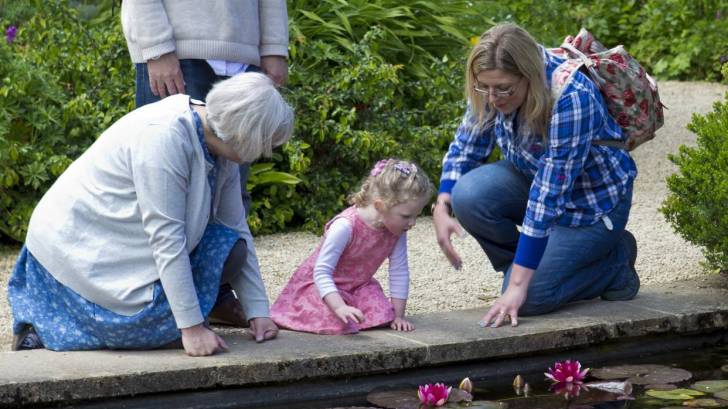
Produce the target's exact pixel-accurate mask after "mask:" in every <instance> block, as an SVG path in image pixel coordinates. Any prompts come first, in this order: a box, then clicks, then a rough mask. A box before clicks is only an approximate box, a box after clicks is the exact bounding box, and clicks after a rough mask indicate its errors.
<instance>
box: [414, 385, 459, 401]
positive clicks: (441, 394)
mask: <svg viewBox="0 0 728 409" xmlns="http://www.w3.org/2000/svg"><path fill="white" fill-rule="evenodd" d="M450 390H452V386H445V384H442V383H436V384H434V385H432V384H429V383H428V384H426V385H420V387H419V389H418V390H417V397H418V398H420V402H422V403H423V404H425V405H427V406H442V405H444V404H445V403H447V398H448V397H449V396H450Z"/></svg>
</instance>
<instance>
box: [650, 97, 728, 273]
mask: <svg viewBox="0 0 728 409" xmlns="http://www.w3.org/2000/svg"><path fill="white" fill-rule="evenodd" d="M713 107H714V110H713V112H711V113H709V114H707V115H705V116H702V115H694V116H693V119H692V121H691V122H690V124H689V125H688V128H689V129H690V130H691V131H693V132H695V133H696V134H697V135H698V138H697V146H696V147H687V146H681V147H680V151H679V153H678V154H676V155H671V156H670V160H671V161H672V162H673V163H675V164H676V165H677V166H678V168H679V173H676V174H674V175H671V176H670V177H668V178H667V186H668V188H669V189H670V194H669V196H668V197H667V199H666V200H665V203H664V204H663V207H662V208H661V211H662V212H663V213H664V215H665V217H666V218H667V220H668V221H669V222H670V223H671V224H672V226H673V227H674V228H675V230H676V231H677V232H678V233H680V235H682V236H683V237H684V238H685V239H686V240H688V241H690V242H692V243H694V244H697V245H699V246H701V247H703V252H704V254H705V257H706V259H707V265H708V267H709V268H713V269H719V270H722V271H728V234H726V232H728V212H726V209H728V137H726V135H728V94H726V98H725V100H724V101H723V102H716V103H715V105H714V106H713Z"/></svg>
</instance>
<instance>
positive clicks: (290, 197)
mask: <svg viewBox="0 0 728 409" xmlns="http://www.w3.org/2000/svg"><path fill="white" fill-rule="evenodd" d="M384 36H385V34H384V32H383V31H382V30H381V29H379V28H377V27H374V28H373V29H372V30H371V31H370V32H368V33H367V34H365V35H364V37H363V38H362V40H361V41H359V42H357V43H355V44H354V45H353V48H352V49H351V50H349V49H346V48H342V47H338V46H335V45H333V44H331V43H330V42H325V41H319V40H315V41H310V40H307V41H304V42H300V43H298V44H297V45H296V49H297V50H298V51H299V54H298V55H308V56H318V58H319V61H318V62H317V63H315V64H312V65H311V66H307V65H304V64H299V63H298V61H299V60H297V59H295V58H294V60H293V64H292V65H291V72H290V79H289V92H288V95H287V97H288V99H289V100H290V101H291V103H292V104H293V105H294V108H295V111H296V128H295V135H296V137H295V138H294V139H293V140H292V141H290V142H289V143H288V144H286V145H285V146H284V147H283V149H282V155H281V156H280V157H279V158H278V161H276V163H277V165H278V168H279V169H281V170H283V171H284V172H287V173H290V174H292V175H294V176H296V177H298V178H299V179H301V180H302V182H301V183H300V184H298V185H295V186H293V185H280V184H277V185H269V186H265V187H263V189H259V190H255V189H254V190H253V191H252V195H253V197H254V198H255V201H254V203H253V207H252V210H251V217H250V218H249V222H250V224H251V227H253V226H254V228H255V229H257V231H261V232H268V231H271V230H274V229H276V228H280V227H283V226H284V225H288V226H291V225H294V226H302V227H304V228H306V229H309V230H312V231H317V230H319V229H320V228H321V226H322V225H323V223H325V222H326V221H327V220H328V219H329V218H330V217H331V216H332V215H333V214H335V213H336V212H338V211H341V210H342V209H343V208H344V207H345V206H346V205H347V204H346V196H347V195H348V193H350V192H351V191H352V190H353V189H354V188H355V187H356V185H357V183H358V182H359V181H360V180H361V179H362V178H363V177H364V176H365V175H366V173H367V172H368V170H369V169H370V167H371V166H372V165H373V164H374V163H375V162H376V161H377V160H379V159H382V158H385V157H392V156H396V157H403V158H408V159H412V160H415V161H417V162H418V163H420V165H421V166H423V167H424V168H425V169H426V170H427V171H428V173H429V174H430V175H431V177H432V178H433V179H435V180H436V179H437V176H438V175H439V170H440V160H441V158H442V155H443V152H444V150H445V149H446V147H447V144H448V143H449V141H450V140H451V138H452V135H453V132H454V130H455V124H456V123H457V118H458V116H459V115H461V113H462V108H463V98H462V90H461V83H462V81H461V78H460V77H461V76H462V74H461V67H462V64H463V62H462V61H453V60H450V59H448V58H447V57H441V59H440V60H432V61H431V62H430V63H429V64H428V66H427V67H426V68H427V70H428V71H429V72H430V75H429V76H427V77H422V78H420V77H417V76H416V75H410V74H408V73H407V72H405V70H404V69H403V67H402V66H401V65H394V64H391V63H389V62H387V61H385V60H384V59H383V57H382V56H381V55H378V54H377V53H375V52H374V51H373V49H375V48H376V46H377V44H378V41H380V40H381V39H382V38H384ZM461 49H464V48H462V47H461ZM305 61H308V59H305ZM324 67H325V68H324ZM271 221H273V223H271Z"/></svg>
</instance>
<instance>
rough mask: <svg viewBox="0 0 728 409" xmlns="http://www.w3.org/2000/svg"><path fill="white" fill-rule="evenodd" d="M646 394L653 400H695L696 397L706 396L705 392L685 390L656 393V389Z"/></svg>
mask: <svg viewBox="0 0 728 409" xmlns="http://www.w3.org/2000/svg"><path fill="white" fill-rule="evenodd" d="M645 394H647V395H648V396H652V397H653V398H658V399H664V400H689V399H694V398H695V397H696V396H702V395H705V394H704V393H703V392H700V391H696V390H693V389H685V388H678V389H673V390H671V391H656V390H654V389H650V390H648V391H647V392H645Z"/></svg>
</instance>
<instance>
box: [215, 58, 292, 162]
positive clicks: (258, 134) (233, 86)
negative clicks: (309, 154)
mask: <svg viewBox="0 0 728 409" xmlns="http://www.w3.org/2000/svg"><path fill="white" fill-rule="evenodd" d="M206 99H207V121H208V123H209V124H210V127H211V128H212V130H213V131H214V132H215V134H216V135H217V136H218V137H219V138H220V139H222V140H223V141H225V142H226V143H228V144H229V145H230V146H231V147H232V148H233V149H234V150H235V152H236V153H237V154H238V156H240V159H241V160H242V161H243V162H252V161H254V160H256V159H258V158H259V157H261V156H266V157H269V156H271V154H272V153H273V148H275V147H276V146H279V145H282V144H284V143H285V142H286V141H287V140H288V139H289V138H290V137H291V135H292V134H293V109H292V108H291V106H290V105H288V103H287V102H286V101H285V100H284V99H283V97H282V96H281V94H280V93H279V92H278V90H277V89H276V87H275V84H274V83H273V81H272V80H271V79H270V78H268V77H267V76H266V75H264V74H260V73H256V72H249V73H242V74H238V75H236V76H234V77H232V78H229V79H226V80H224V81H220V82H218V83H216V84H215V85H214V86H213V87H212V89H211V90H210V92H209V93H208V94H207V98H206Z"/></svg>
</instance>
